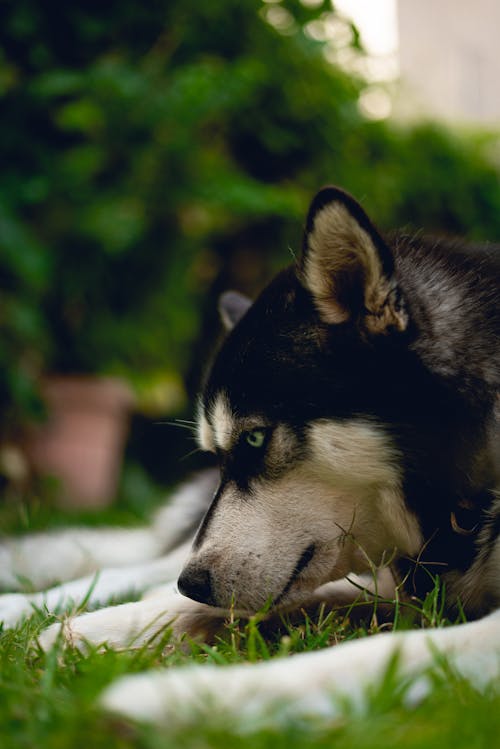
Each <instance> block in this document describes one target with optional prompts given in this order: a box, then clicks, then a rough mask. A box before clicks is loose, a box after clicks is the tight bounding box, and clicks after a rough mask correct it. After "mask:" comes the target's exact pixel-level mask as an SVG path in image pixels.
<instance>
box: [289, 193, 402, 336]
mask: <svg viewBox="0 0 500 749" xmlns="http://www.w3.org/2000/svg"><path fill="white" fill-rule="evenodd" d="M393 272H394V261H393V257H392V254H391V252H390V250H389V248H388V247H387V245H386V244H385V242H384V241H383V239H382V238H381V236H380V235H379V233H378V232H377V230H376V229H375V227H374V226H373V225H372V223H371V221H370V219H369V218H368V216H367V215H366V213H365V212H364V210H363V209H362V208H361V206H360V205H359V204H358V203H357V202H356V201H355V200H354V198H352V197H351V196H350V195H348V194H347V193H345V192H344V191H343V190H339V189H338V188H336V187H325V188H323V190H321V191H320V192H319V193H318V194H317V195H316V197H315V198H314V200H313V201H312V203H311V207H310V209H309V214H308V217H307V224H306V231H305V236H304V252H303V257H302V280H303V282H304V285H305V286H306V288H307V289H308V290H309V291H310V292H311V294H312V295H313V298H314V302H315V304H316V307H317V309H318V312H319V313H320V315H321V318H322V319H323V320H324V322H326V323H329V324H338V323H343V322H347V321H348V320H351V319H354V320H357V321H358V322H359V324H360V326H361V327H362V328H364V330H365V331H366V332H368V333H372V334H377V333H386V332H388V331H389V330H390V329H395V330H398V331H403V330H405V329H406V327H407V325H408V317H407V314H406V310H405V308H404V305H403V303H402V299H401V296H400V293H399V290H398V287H397V284H396V281H395V279H394V276H393Z"/></svg>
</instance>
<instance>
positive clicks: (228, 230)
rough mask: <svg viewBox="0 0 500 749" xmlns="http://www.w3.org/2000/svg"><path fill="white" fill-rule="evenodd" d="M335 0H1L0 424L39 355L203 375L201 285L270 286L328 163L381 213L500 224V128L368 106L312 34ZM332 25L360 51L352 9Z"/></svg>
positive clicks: (330, 175)
mask: <svg viewBox="0 0 500 749" xmlns="http://www.w3.org/2000/svg"><path fill="white" fill-rule="evenodd" d="M332 14H333V11H332V8H331V5H330V3H329V2H327V1H326V0H323V1H321V0H319V2H316V3H310V2H308V3H304V4H302V3H301V2H299V0H282V1H281V2H273V3H263V2H261V1H260V0H211V2H210V3H200V2H195V1H194V0H155V1H154V2H150V3H140V2H138V1H137V0H121V1H120V2H117V0H108V2H107V3H101V2H97V0H73V2H71V3H62V2H57V0H44V2H43V3H40V2H36V1H35V0H15V1H14V0H3V2H2V3H1V4H0V106H1V117H0V151H1V162H2V172H1V175H0V290H1V291H0V333H1V335H0V362H1V371H2V374H1V375H0V418H2V422H3V423H4V424H5V423H6V421H8V420H9V417H11V418H14V416H15V414H18V413H19V412H24V411H26V409H28V410H32V409H33V404H34V403H35V402H36V401H35V398H34V394H35V392H36V387H35V385H36V381H37V378H38V377H39V376H40V374H42V373H45V372H50V371H58V372H99V373H101V372H105V373H121V374H126V375H127V376H129V378H132V379H133V378H134V376H135V377H137V376H138V375H139V373H141V374H142V375H143V376H144V375H148V373H150V374H151V375H152V376H155V377H156V376H157V373H158V372H159V371H165V372H168V371H175V370H178V371H181V372H184V373H185V372H187V370H188V368H189V365H190V352H191V351H192V348H193V344H194V342H195V341H196V340H197V339H199V338H200V335H201V334H202V331H200V323H199V320H200V309H201V300H202V299H203V298H204V296H205V295H206V293H207V290H208V289H209V288H213V289H217V288H218V286H222V285H224V284H225V283H226V282H233V283H236V284H237V285H239V286H240V288H242V290H245V291H250V292H251V291H255V290H256V289H257V288H258V287H259V285H261V284H262V283H263V282H264V281H265V280H266V278H267V277H268V276H269V274H270V273H271V272H272V270H273V268H274V267H276V265H277V264H281V263H283V262H284V261H286V259H287V256H288V249H287V248H288V246H290V245H291V246H292V248H294V249H295V248H296V247H298V246H299V242H300V239H299V232H298V227H299V226H300V223H301V221H302V218H303V214H304V211H305V210H306V206H307V202H308V199H309V198H310V196H311V194H312V193H314V192H315V191H316V189H317V188H318V187H319V186H320V185H321V184H323V183H325V182H332V181H334V182H336V183H338V184H341V185H343V186H344V187H346V188H347V189H349V190H351V191H352V192H354V193H355V194H356V195H357V196H358V197H359V198H360V199H363V200H364V201H365V204H366V205H367V207H368V208H369V209H370V210H371V211H372V212H373V214H374V216H375V217H376V218H377V217H378V220H379V222H380V223H381V224H382V226H383V227H390V226H392V225H395V224H400V223H404V224H407V223H408V222H409V220H412V221H413V222H414V223H415V224H416V225H423V226H425V227H426V228H428V229H432V230H441V231H447V232H451V233H469V234H471V235H473V236H477V237H483V238H490V239H492V238H495V237H498V236H500V187H499V180H498V170H497V168H496V167H495V166H494V165H492V164H491V163H490V159H489V150H488V149H489V148H490V144H489V142H488V141H487V139H484V140H481V139H478V138H471V137H465V136H459V135H457V134H451V133H449V132H447V131H445V130H444V129H443V128H441V127H438V126H435V125H421V126H416V127H412V128H397V127H395V126H393V125H390V124H388V123H386V122H370V121H368V120H366V119H365V118H364V117H363V116H362V114H361V113H360V109H359V107H358V99H359V95H360V93H361V91H362V90H363V88H364V87H365V86H366V84H365V83H364V82H363V81H361V80H358V79H354V78H353V77H349V76H348V75H347V74H346V73H345V72H342V71H341V70H340V69H338V68H336V67H334V66H332V65H331V64H329V63H327V62H326V59H325V57H324V55H323V47H324V44H325V43H326V42H322V41H318V37H321V34H318V33H315V34H310V33H309V29H310V28H311V26H310V24H311V23H314V24H316V31H317V29H318V25H319V27H321V24H325V23H327V22H329V21H331V19H332V17H333V15H332ZM346 32H347V33H346ZM333 43H335V40H334V41H333ZM328 44H330V45H331V44H332V42H331V41H329V42H328ZM338 44H339V45H350V46H351V47H353V48H359V37H358V35H357V32H356V30H355V29H353V27H352V26H351V25H350V24H346V23H344V27H343V33H342V34H339V41H338Z"/></svg>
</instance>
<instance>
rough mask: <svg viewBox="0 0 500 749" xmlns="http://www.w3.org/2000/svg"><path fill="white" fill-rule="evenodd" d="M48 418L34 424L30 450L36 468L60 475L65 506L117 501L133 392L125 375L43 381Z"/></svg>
mask: <svg viewBox="0 0 500 749" xmlns="http://www.w3.org/2000/svg"><path fill="white" fill-rule="evenodd" d="M42 395H43V398H44V400H45V403H46V406H47V415H48V418H47V421H46V422H44V423H43V424H41V425H40V426H37V427H36V428H34V429H33V430H32V432H31V434H30V436H29V438H28V444H27V454H28V457H29V459H30V460H31V462H32V464H33V467H34V468H35V470H36V471H37V472H38V473H39V474H41V475H45V476H54V477H55V478H56V479H58V493H57V500H58V504H59V505H60V506H62V507H68V508H69V507H72V508H97V507H106V506H108V505H109V504H111V502H112V501H113V499H114V497H115V494H116V489H117V484H118V479H119V474H120V469H121V464H122V455H123V448H124V444H125V439H126V437H127V434H128V426H129V415H130V411H131V408H132V404H133V397H132V394H131V391H130V390H129V388H128V387H127V385H126V384H125V383H124V382H122V381H121V380H117V379H111V378H95V379H93V378H90V377H54V378H51V379H49V380H47V381H45V383H44V384H43V385H42Z"/></svg>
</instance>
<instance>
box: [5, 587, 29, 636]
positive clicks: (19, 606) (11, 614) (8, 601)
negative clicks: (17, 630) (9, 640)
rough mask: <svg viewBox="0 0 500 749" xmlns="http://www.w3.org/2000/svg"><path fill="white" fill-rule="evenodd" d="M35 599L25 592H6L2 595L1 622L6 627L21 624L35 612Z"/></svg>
mask: <svg viewBox="0 0 500 749" xmlns="http://www.w3.org/2000/svg"><path fill="white" fill-rule="evenodd" d="M32 603H33V601H32V599H31V598H30V597H29V596H25V595H24V594H23V593H4V594H3V595H0V623H1V624H3V627H4V629H10V628H12V627H15V626H16V625H17V624H20V623H21V622H22V621H23V619H26V617H28V616H30V615H31V614H32V613H33V605H32Z"/></svg>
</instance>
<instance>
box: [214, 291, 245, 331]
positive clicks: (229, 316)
mask: <svg viewBox="0 0 500 749" xmlns="http://www.w3.org/2000/svg"><path fill="white" fill-rule="evenodd" d="M251 304H252V300H251V299H248V297H246V296H243V294H240V293H239V292H238V291H225V292H224V293H223V294H221V295H220V297H219V314H220V317H221V320H222V324H223V325H224V328H225V329H226V330H228V331H229V330H231V329H232V328H234V326H235V325H236V323H237V322H239V321H240V320H241V318H242V317H243V315H244V314H245V312H246V311H247V310H248V308H249V307H250V306H251Z"/></svg>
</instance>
